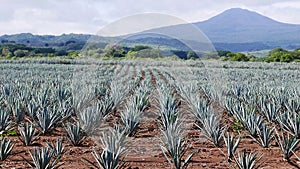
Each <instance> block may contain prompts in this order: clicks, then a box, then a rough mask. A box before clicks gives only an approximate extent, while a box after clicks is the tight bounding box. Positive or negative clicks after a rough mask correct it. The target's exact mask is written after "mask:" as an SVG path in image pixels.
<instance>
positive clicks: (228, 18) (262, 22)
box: [0, 8, 300, 52]
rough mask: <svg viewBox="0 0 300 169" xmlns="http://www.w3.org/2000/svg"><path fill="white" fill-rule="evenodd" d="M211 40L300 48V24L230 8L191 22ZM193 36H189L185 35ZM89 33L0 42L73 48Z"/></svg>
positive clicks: (159, 41) (158, 41)
mask: <svg viewBox="0 0 300 169" xmlns="http://www.w3.org/2000/svg"><path fill="white" fill-rule="evenodd" d="M193 24H194V25H195V26H197V27H198V28H200V30H202V32H204V33H205V35H206V36H207V37H208V38H209V39H210V40H211V41H212V43H213V44H214V46H215V48H216V49H217V50H230V51H233V52H241V51H258V50H265V49H272V48H275V47H282V48H286V49H296V48H300V25H296V24H286V23H281V22H278V21H275V20H273V19H271V18H268V17H266V16H263V15H261V14H258V13H256V12H253V11H249V10H246V9H240V8H233V9H229V10H226V11H224V12H223V13H221V14H219V15H217V16H214V17H212V18H210V19H208V20H206V21H203V22H196V23H193ZM159 29H160V30H162V32H170V31H177V32H180V31H181V29H182V25H175V26H170V27H164V28H158V30H159ZM189 36H193V35H188V36H186V37H189ZM90 37H92V35H86V34H63V35H60V36H52V35H32V34H30V33H22V34H16V35H3V36H0V44H1V43H18V44H25V45H29V46H54V47H55V46H58V47H61V46H66V45H68V43H73V42H76V43H79V45H77V47H76V48H79V47H82V46H83V44H84V43H85V42H87V40H88V39H89V38H90ZM131 43H133V44H134V43H137V44H145V45H147V44H149V45H153V44H155V45H165V44H166V43H169V44H171V46H172V47H178V49H183V47H182V44H181V43H179V42H178V40H174V41H172V40H171V39H168V38H162V37H158V38H157V37H156V38H153V37H148V38H147V37H142V38H141V39H135V40H131ZM180 45H181V46H180Z"/></svg>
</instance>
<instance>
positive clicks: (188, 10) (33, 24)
mask: <svg viewBox="0 0 300 169" xmlns="http://www.w3.org/2000/svg"><path fill="white" fill-rule="evenodd" d="M0 3H1V5H0V24H1V27H0V34H13V33H20V32H32V33H35V34H62V33H71V32H73V33H96V32H97V31H98V30H99V29H100V28H101V27H103V26H105V25H106V24H108V23H110V22H113V21H115V20H118V19H120V18H122V17H125V16H130V15H133V14H137V13H145V12H157V13H162V14H168V15H173V16H176V17H179V18H182V19H184V20H186V21H189V22H196V21H203V20H206V19H208V18H210V17H212V16H214V15H217V14H219V13H221V12H222V11H224V10H226V9H229V8H233V7H242V8H247V9H250V10H254V11H257V12H259V13H261V14H264V15H266V16H269V17H271V18H273V19H276V20H279V21H283V22H290V23H298V24H300V18H299V17H298V16H299V15H300V10H299V9H300V3H299V1H298V0H289V1H282V0H268V1H262V0H226V1H224V0H214V1H211V0H201V1H199V0H189V1H182V0H161V1H153V0H139V1H136V0H126V1H124V0H85V1H83V0H43V1H40V0H26V1H23V0H0Z"/></svg>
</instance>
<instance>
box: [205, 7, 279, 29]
mask: <svg viewBox="0 0 300 169" xmlns="http://www.w3.org/2000/svg"><path fill="white" fill-rule="evenodd" d="M206 22H210V23H219V24H220V23H221V24H223V23H227V24H228V23H230V25H232V26H238V25H249V26H250V25H265V24H272V25H273V24H279V22H277V21H275V20H273V19H271V18H268V17H266V16H263V15H261V14H259V13H257V12H254V11H250V10H248V9H242V8H231V9H228V10H225V11H224V12H222V13H221V14H219V15H217V16H214V17H212V18H210V19H209V20H207V21H206Z"/></svg>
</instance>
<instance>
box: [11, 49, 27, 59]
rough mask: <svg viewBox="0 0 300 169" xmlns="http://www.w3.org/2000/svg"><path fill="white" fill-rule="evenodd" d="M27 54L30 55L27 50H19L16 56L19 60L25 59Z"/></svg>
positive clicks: (16, 51)
mask: <svg viewBox="0 0 300 169" xmlns="http://www.w3.org/2000/svg"><path fill="white" fill-rule="evenodd" d="M27 54H28V51H26V50H20V49H17V50H15V51H14V56H15V57H17V58H20V57H24V56H26V55H27Z"/></svg>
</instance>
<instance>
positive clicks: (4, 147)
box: [0, 138, 14, 161]
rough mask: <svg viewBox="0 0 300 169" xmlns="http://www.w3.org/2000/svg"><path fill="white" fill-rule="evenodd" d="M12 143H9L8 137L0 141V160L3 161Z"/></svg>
mask: <svg viewBox="0 0 300 169" xmlns="http://www.w3.org/2000/svg"><path fill="white" fill-rule="evenodd" d="M13 147H14V144H13V143H11V140H10V139H6V138H3V139H2V140H1V141H0V160H1V161H4V160H5V159H6V158H7V157H8V156H9V154H10V152H11V150H12V149H13Z"/></svg>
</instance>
